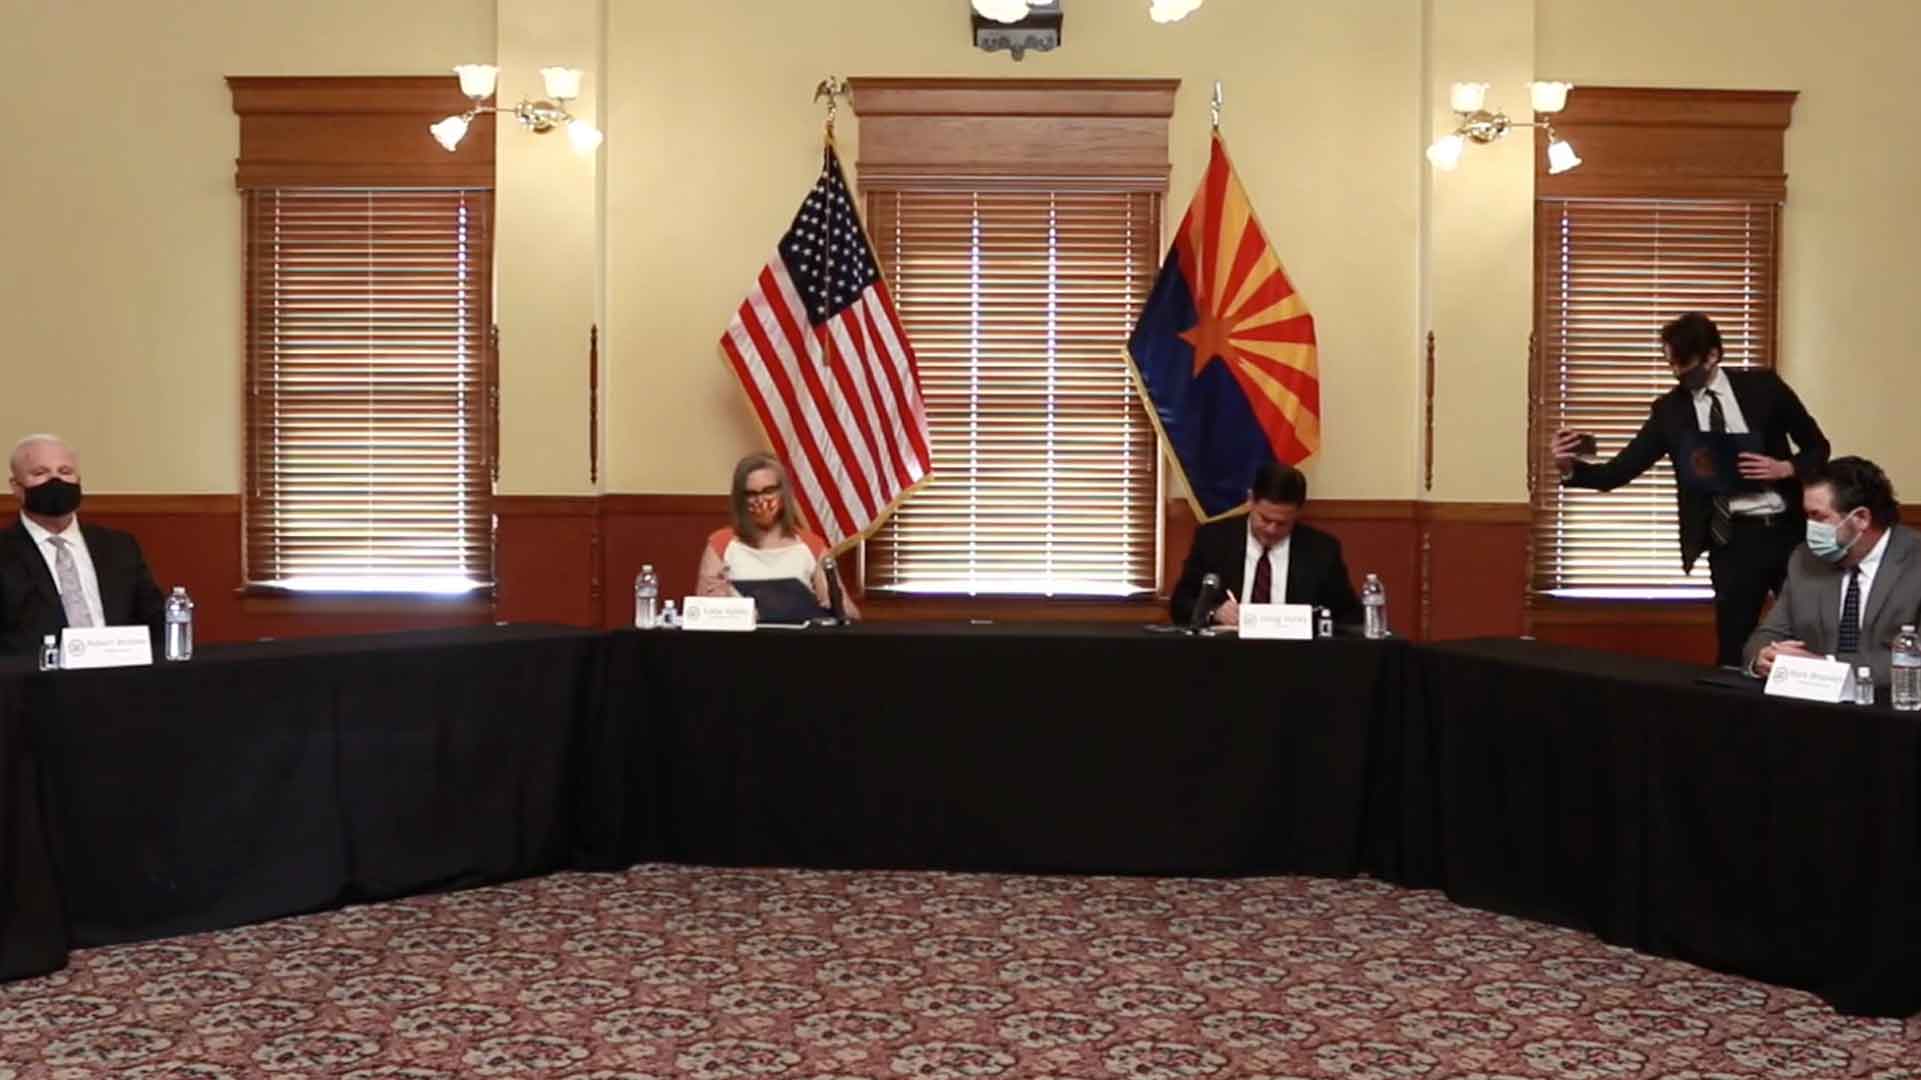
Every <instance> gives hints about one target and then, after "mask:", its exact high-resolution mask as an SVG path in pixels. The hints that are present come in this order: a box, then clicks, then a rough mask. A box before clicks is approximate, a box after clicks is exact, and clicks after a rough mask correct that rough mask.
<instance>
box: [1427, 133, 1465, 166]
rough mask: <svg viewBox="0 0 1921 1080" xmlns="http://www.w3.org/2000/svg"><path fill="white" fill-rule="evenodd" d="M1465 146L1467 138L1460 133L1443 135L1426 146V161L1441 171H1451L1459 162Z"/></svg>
mask: <svg viewBox="0 0 1921 1080" xmlns="http://www.w3.org/2000/svg"><path fill="white" fill-rule="evenodd" d="M1466 147H1467V139H1466V138H1465V137H1464V136H1462V135H1461V134H1460V133H1458V132H1456V133H1455V134H1453V135H1444V136H1442V137H1441V138H1438V139H1436V140H1434V145H1432V146H1430V147H1428V148H1427V160H1428V163H1429V164H1431V165H1433V166H1434V167H1435V168H1437V169H1439V170H1441V171H1442V172H1453V171H1454V167H1455V166H1456V165H1459V164H1460V163H1461V151H1462V150H1464V149H1466Z"/></svg>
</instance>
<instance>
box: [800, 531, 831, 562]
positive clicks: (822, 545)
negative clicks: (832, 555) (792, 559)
mask: <svg viewBox="0 0 1921 1080" xmlns="http://www.w3.org/2000/svg"><path fill="white" fill-rule="evenodd" d="M796 531H798V532H799V533H800V542H801V543H803V544H806V545H807V550H808V551H809V552H810V553H812V554H813V556H814V559H815V561H816V562H818V561H819V560H820V557H821V556H822V555H825V554H827V541H825V540H822V539H821V538H820V537H818V536H815V535H814V534H813V533H810V532H808V531H807V530H806V529H799V530H796Z"/></svg>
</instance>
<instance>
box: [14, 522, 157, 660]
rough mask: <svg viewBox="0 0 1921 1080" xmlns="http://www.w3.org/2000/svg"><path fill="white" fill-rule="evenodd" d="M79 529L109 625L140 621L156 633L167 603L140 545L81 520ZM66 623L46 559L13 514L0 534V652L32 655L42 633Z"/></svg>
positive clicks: (61, 626) (54, 631)
mask: <svg viewBox="0 0 1921 1080" xmlns="http://www.w3.org/2000/svg"><path fill="white" fill-rule="evenodd" d="M80 533H81V535H82V536H84V537H86V540H87V554H88V555H89V556H91V557H92V559H93V573H94V576H95V577H96V578H98V579H99V580H100V608H101V611H102V612H103V613H105V615H106V617H107V625H109V626H135V625H144V626H146V627H148V628H149V629H150V630H152V631H153V633H154V634H156V635H158V634H159V632H160V627H161V620H162V618H163V615H164V612H165V608H166V601H165V599H164V598H163V597H162V596H161V595H160V588H159V586H157V585H155V584H154V583H153V574H152V573H151V572H149V571H148V570H147V560H146V558H145V557H144V556H142V555H141V554H140V544H139V543H138V542H137V541H136V540H134V538H133V536H132V534H130V533H123V532H121V531H120V530H118V529H109V528H107V527H106V526H104V525H89V524H87V523H86V522H84V521H83V522H81V523H80ZM66 625H67V612H66V609H64V608H62V607H61V606H60V590H59V588H58V587H56V586H55V585H54V583H53V574H52V572H51V571H49V570H48V569H47V560H46V559H45V558H44V557H43V556H42V555H41V554H40V551H39V549H38V548H36V547H34V544H33V537H32V536H30V535H28V533H27V527H26V526H25V525H23V524H21V523H20V519H19V518H18V517H16V518H14V521H13V527H12V528H10V529H7V530H6V531H4V532H0V653H5V654H9V655H19V654H22V653H31V652H33V651H35V650H36V649H38V648H39V647H40V639H41V638H42V637H43V636H45V635H47V634H54V633H58V632H59V631H60V630H61V629H62V628H63V627H65V626H66Z"/></svg>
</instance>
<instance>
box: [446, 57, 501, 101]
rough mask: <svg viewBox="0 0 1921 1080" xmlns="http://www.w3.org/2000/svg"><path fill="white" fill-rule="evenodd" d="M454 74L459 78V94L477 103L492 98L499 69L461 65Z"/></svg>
mask: <svg viewBox="0 0 1921 1080" xmlns="http://www.w3.org/2000/svg"><path fill="white" fill-rule="evenodd" d="M454 74H456V75H458V76H460V92H461V93H463V94H465V95H467V96H468V97H470V98H473V99H474V100H475V101H479V100H481V99H482V98H489V97H492V96H493V94H494V79H495V78H496V77H497V76H498V75H499V74H500V69H499V68H497V67H495V66H494V65H492V64H462V65H460V66H459V67H457V68H455V69H454Z"/></svg>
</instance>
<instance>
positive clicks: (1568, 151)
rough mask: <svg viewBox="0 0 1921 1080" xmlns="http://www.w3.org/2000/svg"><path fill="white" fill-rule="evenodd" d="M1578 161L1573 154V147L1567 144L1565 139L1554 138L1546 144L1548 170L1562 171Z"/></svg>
mask: <svg viewBox="0 0 1921 1080" xmlns="http://www.w3.org/2000/svg"><path fill="white" fill-rule="evenodd" d="M1580 163H1581V159H1580V158H1578V157H1576V156H1574V148H1573V147H1572V146H1569V145H1568V144H1567V140H1566V139H1556V140H1554V141H1553V142H1551V143H1548V144H1547V171H1548V172H1550V173H1564V172H1566V171H1568V170H1569V169H1572V168H1574V167H1575V166H1577V165H1579V164H1580Z"/></svg>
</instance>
